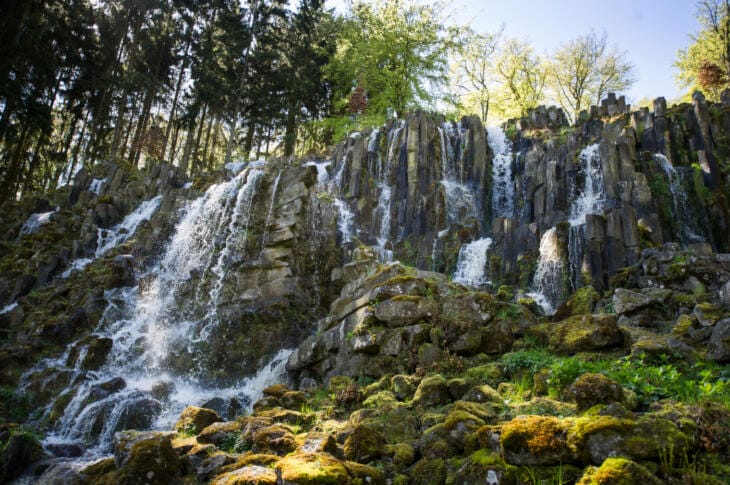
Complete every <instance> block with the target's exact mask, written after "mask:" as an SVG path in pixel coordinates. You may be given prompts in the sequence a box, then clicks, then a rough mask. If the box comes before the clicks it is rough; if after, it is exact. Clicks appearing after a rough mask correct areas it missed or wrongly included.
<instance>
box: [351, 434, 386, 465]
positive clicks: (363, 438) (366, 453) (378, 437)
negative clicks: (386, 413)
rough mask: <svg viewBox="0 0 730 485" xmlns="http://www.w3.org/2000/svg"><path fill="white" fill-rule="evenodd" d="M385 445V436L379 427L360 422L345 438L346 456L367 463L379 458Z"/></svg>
mask: <svg viewBox="0 0 730 485" xmlns="http://www.w3.org/2000/svg"><path fill="white" fill-rule="evenodd" d="M383 446H385V437H384V436H383V435H382V433H380V431H378V430H377V429H375V428H373V427H371V426H368V425H366V424H359V425H357V426H356V427H355V429H354V430H353V431H352V433H351V434H350V436H348V437H347V439H346V440H345V457H346V458H347V459H348V460H353V461H359V462H363V463H367V462H369V461H372V460H375V459H377V458H378V457H379V456H380V454H381V453H382V450H383Z"/></svg>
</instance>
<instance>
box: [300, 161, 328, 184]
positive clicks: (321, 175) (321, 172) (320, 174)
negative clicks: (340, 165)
mask: <svg viewBox="0 0 730 485" xmlns="http://www.w3.org/2000/svg"><path fill="white" fill-rule="evenodd" d="M330 165H332V162H330V161H329V160H327V161H324V162H314V161H311V162H307V163H305V164H304V166H305V167H317V188H318V189H320V190H323V189H326V188H327V182H328V181H329V178H330V174H329V172H327V167H329V166H330Z"/></svg>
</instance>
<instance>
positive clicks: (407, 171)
mask: <svg viewBox="0 0 730 485" xmlns="http://www.w3.org/2000/svg"><path fill="white" fill-rule="evenodd" d="M713 109H714V110H715V111H713ZM727 116H728V115H727V113H726V112H725V111H724V110H721V109H720V108H719V107H717V106H715V107H714V108H711V107H708V106H707V104H706V103H705V102H704V100H701V99H699V98H698V99H696V100H695V103H694V105H692V106H690V105H680V106H676V107H673V108H672V109H670V110H667V109H666V103H664V102H663V100H661V99H660V100H658V101H657V103H655V112H654V113H651V112H649V111H648V110H641V111H638V112H633V113H629V108H628V106H627V105H626V103H625V101H624V100H623V98H616V97H615V96H613V95H610V96H609V97H608V99H606V100H605V101H604V103H603V104H602V105H601V107H598V108H596V109H595V110H592V111H591V113H590V114H588V113H585V114H584V116H582V117H581V118H580V120H579V122H578V123H577V125H576V126H574V127H568V126H567V123H566V121H565V117H564V116H563V114H562V112H561V111H560V110H557V109H554V108H551V109H546V108H538V109H537V110H535V111H532V112H530V113H529V115H528V116H527V117H526V118H523V119H520V120H512V121H510V122H508V123H507V125H506V128H505V131H506V132H507V133H510V134H511V136H510V138H511V146H512V149H511V151H509V150H508V151H507V152H504V150H503V145H501V144H499V143H498V142H497V141H495V140H493V139H492V138H491V137H485V136H483V135H484V133H485V130H484V128H483V127H482V126H481V124H480V123H479V121H478V120H477V119H474V118H465V119H463V120H461V122H460V123H459V124H450V123H442V122H441V121H440V120H437V119H433V118H429V117H427V116H426V115H424V114H422V113H417V114H414V115H412V116H410V117H408V118H407V119H406V120H404V121H402V122H398V123H390V124H387V125H385V126H383V127H380V128H379V129H377V130H375V131H373V132H370V133H368V132H363V133H357V134H354V135H352V136H350V137H349V138H348V139H347V140H346V141H345V142H343V143H342V144H340V145H338V147H337V148H336V150H335V153H334V155H333V158H332V165H333V167H335V171H336V173H337V177H336V179H335V180H334V185H335V188H336V193H337V194H338V196H339V197H340V198H341V199H342V201H343V204H345V205H346V206H348V207H349V210H350V212H352V214H353V217H354V219H353V222H352V226H353V228H352V229H353V233H354V237H356V238H357V239H358V240H359V241H361V242H363V243H365V244H368V245H373V246H376V247H378V248H379V251H380V253H381V256H383V257H384V258H385V259H388V258H391V257H392V258H395V259H398V260H399V261H403V262H405V263H407V264H409V265H413V266H416V267H418V268H421V269H425V270H434V269H435V270H438V271H444V272H447V273H450V272H452V271H453V270H454V268H455V266H456V263H457V255H458V253H459V249H460V248H462V246H463V245H464V244H465V243H467V242H469V240H475V239H477V238H479V237H484V236H487V235H488V236H490V237H491V239H492V245H491V247H490V249H489V258H488V260H487V263H486V267H485V268H484V269H485V271H486V273H487V275H488V277H489V279H490V280H491V281H492V283H494V284H495V285H497V284H509V285H520V286H522V287H527V286H530V284H531V282H532V281H533V275H534V273H535V269H536V268H535V264H536V263H538V262H539V261H538V260H539V259H540V257H541V256H542V257H544V256H545V255H541V254H540V252H539V250H538V246H539V242H540V239H541V237H542V236H543V235H544V234H545V233H546V232H547V231H549V230H550V229H551V228H555V227H560V225H561V224H565V225H566V227H565V229H564V230H563V232H562V233H561V235H560V236H559V244H560V245H561V246H563V247H564V248H565V249H564V250H563V251H561V254H560V256H559V257H558V258H559V259H557V260H556V262H559V263H560V264H559V267H560V268H561V271H562V275H561V276H560V277H561V278H564V279H565V280H566V281H569V284H568V285H567V288H566V291H565V292H564V294H563V296H562V298H563V300H564V299H567V296H568V295H569V294H570V293H572V292H574V291H576V290H578V289H579V288H581V287H584V286H587V285H591V286H593V287H594V288H595V289H596V290H598V291H599V292H600V291H603V290H605V289H607V288H608V287H609V286H610V282H609V280H610V278H611V277H612V276H613V275H615V274H616V273H617V272H618V271H619V270H620V269H621V268H624V267H627V266H631V265H633V264H635V263H636V262H637V261H638V260H639V258H640V256H641V250H642V249H643V248H646V247H648V246H651V245H658V244H662V243H664V242H668V241H679V242H681V243H682V244H684V245H686V244H692V243H698V242H705V243H708V244H710V245H711V246H712V247H714V248H715V249H716V250H718V251H721V252H722V251H730V239H728V237H727V232H726V231H725V228H727V226H728V221H730V217H729V216H728V211H727V208H726V206H725V203H724V202H722V201H724V200H725V198H726V197H727V193H726V191H725V192H723V190H724V189H720V187H722V186H724V182H723V180H722V175H721V174H720V173H719V172H718V171H717V169H716V165H717V163H716V162H712V163H711V160H714V158H713V157H712V156H711V155H709V154H708V153H709V152H710V151H711V150H713V147H716V146H717V145H718V143H719V144H720V145H722V146H725V144H726V143H727V142H726V140H727V139H728V138H727V137H728V133H726V131H727V130H726V129H725V128H724V126H726V124H724V121H723V120H724V119H725V117H727ZM607 118H610V119H607ZM507 141H509V140H507ZM493 145H494V146H493ZM697 147H707V150H705V151H704V152H703V155H702V156H703V157H704V158H703V160H705V159H706V160H707V162H706V164H705V165H702V163H704V162H702V161H700V163H699V165H700V166H704V167H706V168H707V170H706V171H703V172H701V173H700V171H697V170H696V169H693V168H692V166H693V165H692V164H693V163H695V164H696V163H697V162H698V159H697V157H698V156H699V155H698V153H699V152H698V151H697ZM700 151H702V150H701V149H700ZM504 153H507V155H506V157H507V158H508V160H509V163H508V164H507V165H506V167H508V170H507V173H508V176H507V180H508V183H507V184H505V185H500V180H501V179H494V180H493V177H495V176H497V177H499V176H500V172H499V171H500V170H503V167H504V166H503V165H500V163H501V160H502V158H500V161H499V162H498V161H497V160H498V158H497V157H498V156H499V157H503V156H505V155H504ZM695 166H696V165H695ZM713 167H715V168H713ZM703 170H704V169H703ZM495 174H497V175H495ZM713 191H714V192H713ZM710 193H714V194H715V195H714V196H713V195H710ZM505 199H507V200H508V202H509V204H507V205H506V207H508V208H512V209H511V210H510V209H508V210H507V211H504V210H503V209H504V207H505V206H504V204H503V203H501V204H500V203H498V202H494V201H496V200H501V201H504V200H505ZM675 214H676V218H675V217H674V215H675ZM381 259H383V258H381ZM556 266H557V265H556ZM552 303H553V304H559V303H561V301H554V302H552Z"/></svg>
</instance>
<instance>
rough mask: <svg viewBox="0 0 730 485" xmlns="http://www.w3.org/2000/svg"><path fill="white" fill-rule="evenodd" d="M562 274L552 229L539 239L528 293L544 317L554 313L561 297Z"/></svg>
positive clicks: (554, 232) (555, 236) (555, 234)
mask: <svg viewBox="0 0 730 485" xmlns="http://www.w3.org/2000/svg"><path fill="white" fill-rule="evenodd" d="M563 272H564V268H563V261H562V259H561V257H560V245H559V242H558V237H557V232H556V231H555V228H554V227H552V228H550V229H548V230H547V231H545V233H543V235H542V237H541V238H540V257H539V258H538V260H537V270H536V271H535V275H534V277H533V279H532V285H531V291H530V292H529V293H528V296H530V297H532V299H533V300H535V302H536V303H537V304H538V305H540V307H541V308H542V310H543V312H544V313H545V314H546V315H552V314H554V313H555V306H556V304H557V303H558V302H559V301H560V298H561V297H562V296H563V294H562V293H563V291H562V288H563Z"/></svg>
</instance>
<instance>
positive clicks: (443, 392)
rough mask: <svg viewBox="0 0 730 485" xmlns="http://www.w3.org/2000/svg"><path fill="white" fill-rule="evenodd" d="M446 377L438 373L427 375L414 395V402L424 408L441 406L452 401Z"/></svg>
mask: <svg viewBox="0 0 730 485" xmlns="http://www.w3.org/2000/svg"><path fill="white" fill-rule="evenodd" d="M446 384H447V381H446V379H445V378H444V377H443V376H441V375H439V374H436V375H435V376H430V377H425V378H423V380H422V381H421V383H420V384H419V385H418V389H416V393H415V395H414V396H413V404H414V405H415V406H419V407H422V408H428V407H434V406H441V405H443V404H447V403H449V402H450V401H451V396H450V395H449V388H448V387H447V385H446Z"/></svg>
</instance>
